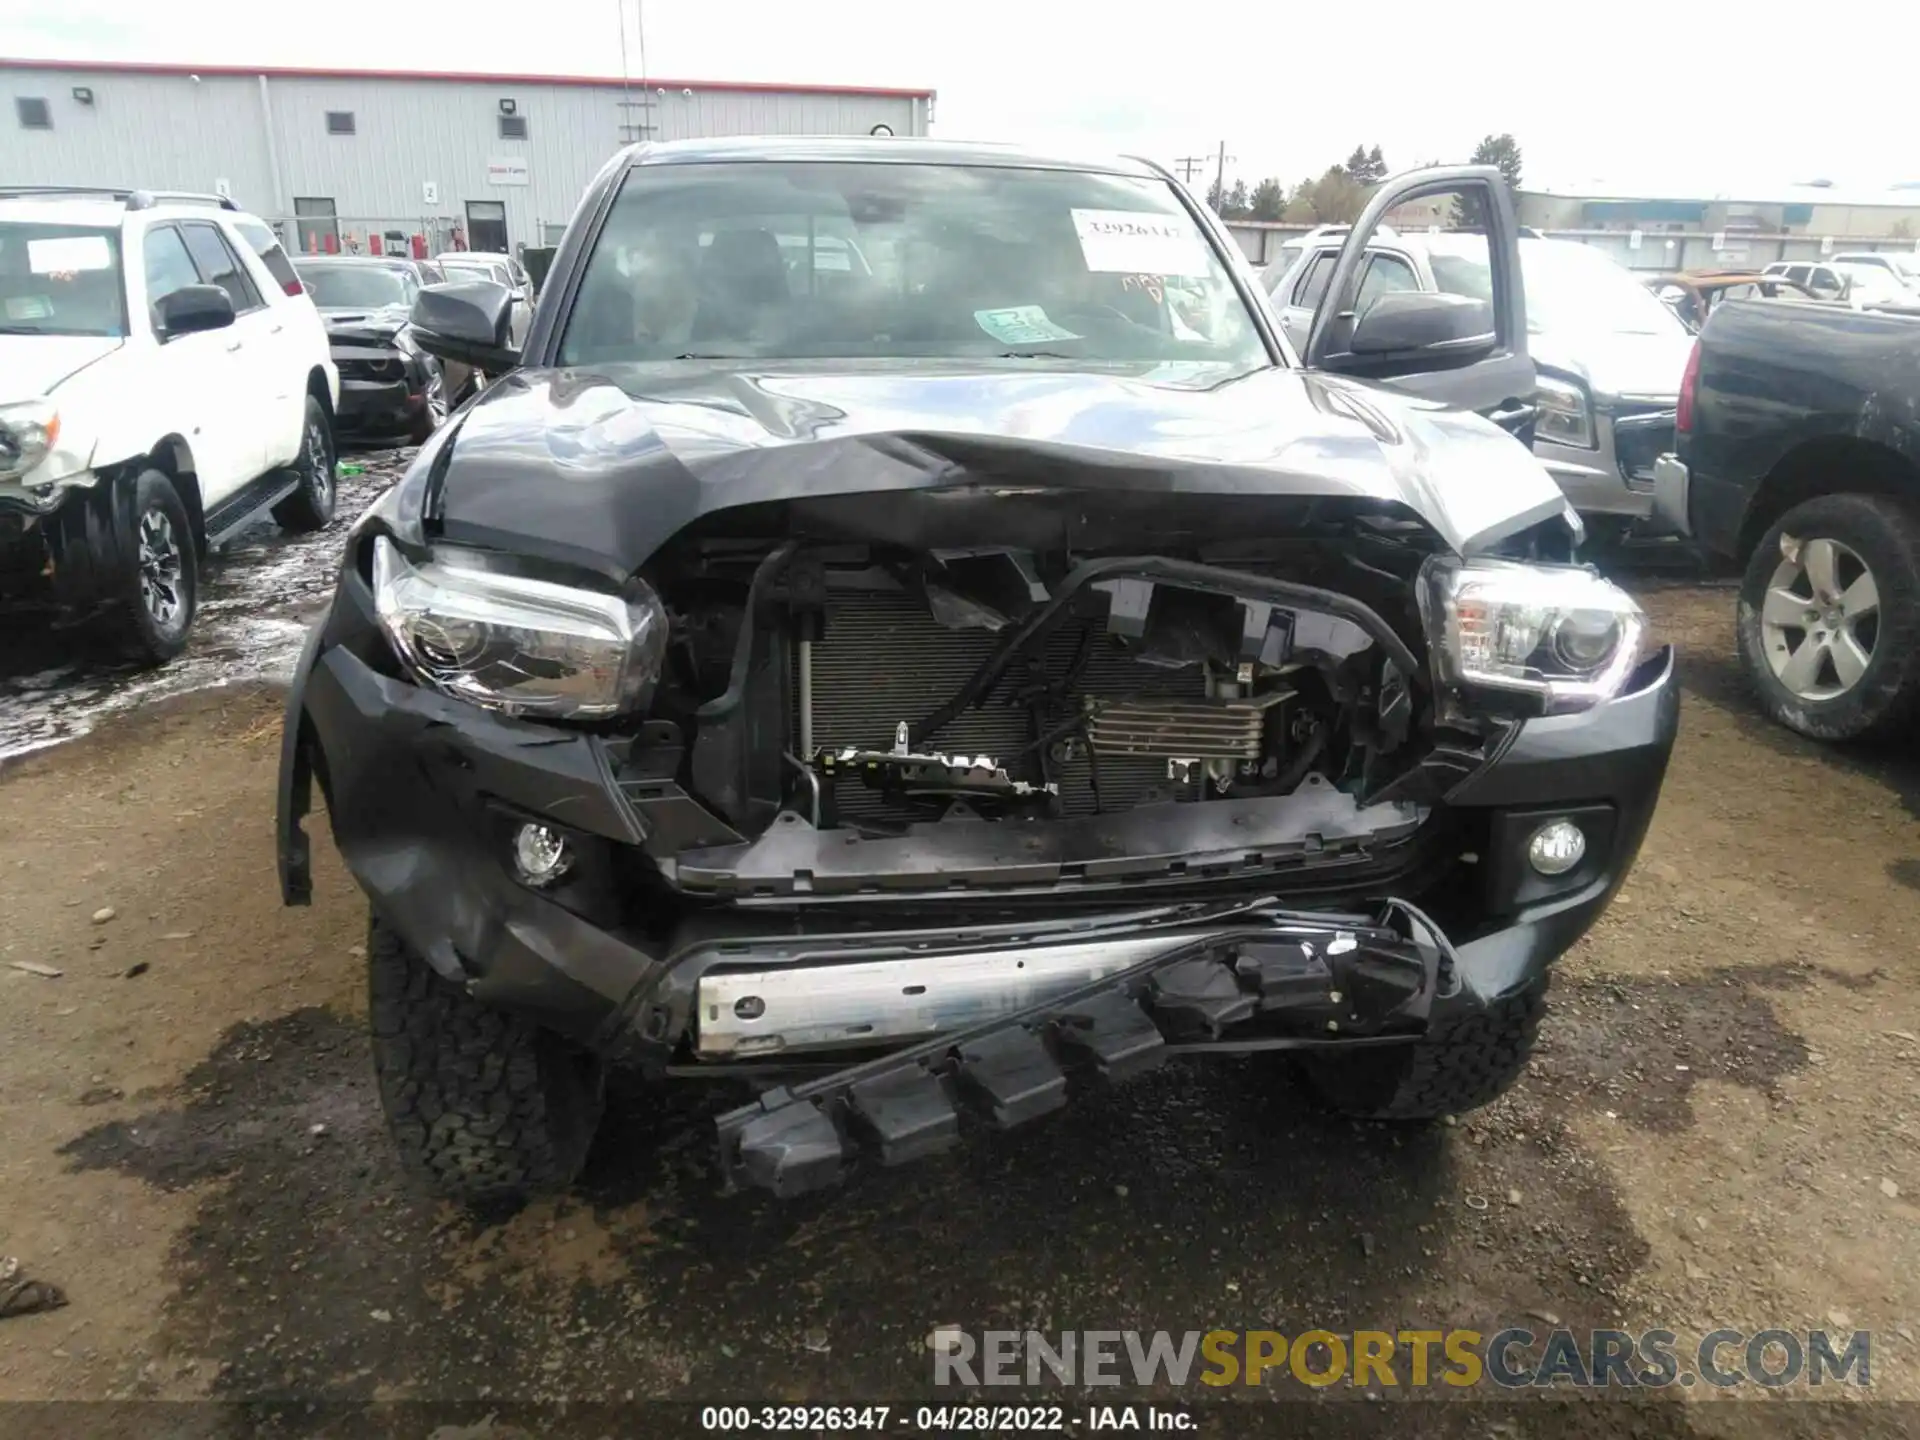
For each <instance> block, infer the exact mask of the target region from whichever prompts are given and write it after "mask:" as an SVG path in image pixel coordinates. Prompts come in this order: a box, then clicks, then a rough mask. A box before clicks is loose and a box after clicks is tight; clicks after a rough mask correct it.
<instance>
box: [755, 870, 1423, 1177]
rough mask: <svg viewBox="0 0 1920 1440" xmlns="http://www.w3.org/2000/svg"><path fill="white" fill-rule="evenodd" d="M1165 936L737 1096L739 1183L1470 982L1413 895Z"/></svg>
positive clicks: (1414, 1020) (1017, 1120) (1303, 1032)
mask: <svg viewBox="0 0 1920 1440" xmlns="http://www.w3.org/2000/svg"><path fill="white" fill-rule="evenodd" d="M1167 941H1168V946H1167V948H1166V949H1165V950H1164V951H1162V952H1160V953H1159V954H1156V955H1153V956H1151V957H1149V958H1147V959H1145V960H1142V961H1140V962H1138V963H1137V964H1134V965H1131V966H1129V967H1127V968H1126V969H1124V970H1120V971H1117V972H1115V973H1114V974H1112V975H1109V976H1105V977H1103V978H1101V979H1099V980H1097V981H1094V982H1092V983H1090V984H1087V985H1084V986H1081V987H1080V988H1078V989H1076V990H1072V991H1070V992H1068V993H1066V994H1064V995H1059V996H1055V997H1052V998H1050V999H1048V1000H1045V1001H1043V1002H1041V1003H1039V1004H1035V1005H1032V1006H1029V1007H1027V1008H1026V1009H1024V1010H1020V1011H1016V1012H1015V1013H1013V1014H1011V1015H1007V1016H1003V1017H1000V1018H998V1019H995V1020H992V1021H989V1022H987V1023H984V1024H981V1025H978V1026H975V1027H973V1028H971V1029H968V1030H965V1031H961V1032H958V1033H951V1034H946V1035H941V1036H938V1037H936V1038H934V1039H932V1040H928V1041H925V1042H923V1043H921V1044H918V1045H914V1046H911V1047H909V1048H907V1049H904V1050H899V1051H895V1052H894V1053H892V1054H890V1055H886V1056H883V1057H881V1058H879V1059H876V1060H870V1061H867V1062H864V1063H861V1064H857V1065H853V1066H851V1067H849V1068H847V1069H845V1070H839V1071H835V1072H834V1073H832V1074H830V1075H827V1076H824V1077H822V1078H820V1079H817V1080H812V1081H808V1082H806V1083H804V1084H798V1085H794V1086H791V1087H789V1086H778V1087H775V1088H774V1089H771V1090H769V1091H767V1092H766V1093H765V1094H763V1095H761V1096H760V1098H759V1099H758V1100H757V1101H756V1102H754V1103H753V1104H751V1105H745V1106H741V1107H740V1108H738V1109H735V1110H731V1111H729V1112H727V1113H726V1114H724V1115H722V1116H721V1117H720V1118H719V1121H718V1122H717V1124H718V1130H719V1142H720V1167H721V1174H722V1178H723V1180H724V1182H725V1184H726V1187H727V1188H728V1189H729V1190H737V1189H739V1188H741V1187H742V1186H749V1185H751V1186H758V1187H761V1188H763V1189H767V1190H771V1191H773V1192H774V1193H775V1194H776V1195H780V1196H791V1195H798V1194H801V1193H803V1192H806V1191H809V1190H816V1189H820V1188H823V1187H825V1186H828V1185H832V1184H834V1183H836V1182H838V1181H840V1180H841V1179H843V1178H845V1176H846V1175H847V1173H848V1172H849V1170H850V1169H851V1168H852V1167H853V1165H854V1164H855V1163H856V1162H857V1161H858V1160H859V1159H860V1158H861V1157H863V1156H867V1157H871V1158H876V1159H878V1160H879V1162H880V1163H881V1164H882V1165H899V1164H904V1163H905V1162H907V1161H909V1160H915V1159H919V1158H921V1157H923V1156H926V1155H931V1154H934V1153H937V1152H938V1151H941V1150H944V1149H946V1148H947V1147H949V1146H951V1145H953V1144H955V1143H957V1142H958V1140H959V1138H960V1126H961V1116H962V1115H963V1114H965V1115H968V1116H971V1117H974V1118H977V1119H978V1120H980V1121H983V1122H984V1123H986V1124H987V1125H989V1126H991V1127H993V1128H995V1129H1008V1128H1011V1127H1012V1126H1015V1125H1019V1124H1022V1123H1024V1122H1026V1121H1028V1120H1032V1119H1037V1118H1038V1117H1040V1116H1042V1115H1045V1114H1048V1113H1050V1112H1051V1111H1054V1110H1057V1109H1059V1108H1061V1107H1062V1106H1063V1105H1065V1104H1066V1103H1067V1100H1068V1097H1069V1095H1070V1094H1071V1093H1072V1092H1073V1091H1074V1090H1075V1089H1079V1088H1084V1087H1087V1086H1090V1085H1101V1084H1117V1083H1119V1082H1121V1081H1124V1080H1128V1079H1131V1078H1133V1077H1134V1076H1136V1075H1140V1074H1143V1073H1145V1072H1146V1071H1148V1070H1151V1069H1153V1068H1155V1067H1156V1066H1158V1065H1159V1064H1160V1063H1161V1062H1162V1061H1164V1060H1166V1059H1167V1058H1168V1057H1169V1056H1173V1055H1179V1054H1187V1053H1193V1052H1196V1051H1201V1050H1206V1051H1213V1052H1221V1051H1227V1052H1248V1051H1258V1050H1303V1049H1325V1048H1333V1047H1338V1048H1341V1049H1349V1048H1353V1047H1355V1046H1365V1045H1390V1044H1405V1043H1408V1042H1411V1041H1415V1040H1418V1039H1419V1038H1420V1037H1421V1035H1422V1034H1424V1033H1425V1030H1426V1025H1427V1019H1428V1014H1429V1012H1430V1010H1431V1007H1432V1004H1433V1001H1434V1000H1435V999H1436V998H1440V997H1442V996H1444V995H1445V994H1446V993H1448V992H1449V991H1450V990H1451V988H1452V987H1453V986H1454V985H1455V984H1456V983H1457V977H1456V975H1455V970H1454V964H1453V950H1452V947H1451V946H1450V945H1449V944H1448V942H1447V939H1446V937H1445V935H1443V934H1442V933H1441V931H1440V929H1439V927H1438V926H1436V925H1435V924H1434V923H1433V922H1432V921H1431V920H1429V919H1428V918H1427V917H1426V916H1425V915H1423V914H1422V913H1421V912H1420V911H1419V910H1417V909H1415V908H1414V907H1413V906H1411V905H1409V904H1407V903H1406V902H1404V901H1400V900H1389V901H1387V902H1386V903H1385V904H1384V906H1383V907H1382V909H1381V911H1380V912H1379V913H1378V914H1377V915H1376V916H1374V917H1372V918H1368V917H1363V916H1348V915H1319V914H1301V913H1299V912H1295V911H1288V910H1285V909H1282V908H1281V907H1280V906H1279V904H1278V902H1277V901H1268V902H1265V903H1264V904H1263V905H1261V906H1259V907H1256V909H1255V913H1253V914H1251V915H1248V916H1246V917H1244V923H1241V924H1237V925H1236V927H1235V928H1234V929H1233V930H1231V931H1228V932H1222V931H1220V930H1218V929H1215V930H1211V931H1209V933H1207V934H1205V935H1204V936H1201V937H1200V938H1198V939H1189V940H1186V941H1184V942H1183V941H1182V939H1181V937H1180V936H1179V935H1178V934H1170V935H1168V937H1167Z"/></svg>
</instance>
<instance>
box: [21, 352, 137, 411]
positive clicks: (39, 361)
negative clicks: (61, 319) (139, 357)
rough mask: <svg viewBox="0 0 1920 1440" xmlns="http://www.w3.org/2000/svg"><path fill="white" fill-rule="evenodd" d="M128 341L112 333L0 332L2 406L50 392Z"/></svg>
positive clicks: (49, 393)
mask: <svg viewBox="0 0 1920 1440" xmlns="http://www.w3.org/2000/svg"><path fill="white" fill-rule="evenodd" d="M126 343H127V342H126V341H125V340H123V339H120V338H119V337H117V336H113V335H0V405H4V404H6V403H7V402H8V401H10V400H31V399H33V398H34V397H35V396H38V395H51V394H53V393H54V391H55V390H56V389H57V388H58V387H59V385H60V383H61V382H62V381H65V380H70V379H72V378H73V377H74V376H75V375H76V374H78V373H79V372H80V371H82V370H84V369H86V368H87V366H89V365H91V364H93V363H94V361H96V360H100V359H103V358H104V357H106V356H108V355H111V354H112V353H113V352H114V351H116V350H118V349H119V348H120V347H121V346H122V345H124V344H126Z"/></svg>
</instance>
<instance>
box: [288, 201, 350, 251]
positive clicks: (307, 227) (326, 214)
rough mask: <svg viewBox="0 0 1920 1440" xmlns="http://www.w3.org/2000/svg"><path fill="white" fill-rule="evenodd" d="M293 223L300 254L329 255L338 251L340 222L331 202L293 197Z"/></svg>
mask: <svg viewBox="0 0 1920 1440" xmlns="http://www.w3.org/2000/svg"><path fill="white" fill-rule="evenodd" d="M293 223H294V224H295V226H296V227H298V229H299V231H300V253H301V254H303V255H321V254H326V255H331V254H334V253H335V252H337V251H338V250H339V249H340V221H339V220H338V218H337V217H336V216H335V214H334V209H333V201H332V200H330V199H316V198H314V197H312V196H309V197H307V198H306V199H304V200H303V199H301V198H300V197H298V196H295V197H294V201H293Z"/></svg>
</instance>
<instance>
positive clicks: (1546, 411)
mask: <svg viewBox="0 0 1920 1440" xmlns="http://www.w3.org/2000/svg"><path fill="white" fill-rule="evenodd" d="M1535 383H1536V384H1537V385H1538V387H1539V389H1538V391H1537V392H1536V394H1535V396H1534V399H1535V401H1536V403H1537V404H1538V405H1539V407H1540V412H1539V415H1538V417H1537V418H1536V419H1535V420H1534V422H1533V433H1534V435H1535V436H1536V437H1537V438H1539V439H1541V440H1548V441H1551V442H1552V443H1553V444H1555V445H1576V446H1578V447H1579V448H1581V449H1582V450H1591V449H1593V448H1594V442H1593V402H1592V401H1591V400H1589V399H1588V398H1587V392H1586V390H1585V389H1584V388H1582V387H1581V386H1579V385H1575V384H1573V383H1572V382H1571V381H1567V380H1555V379H1554V378H1553V377H1552V376H1550V375H1540V376H1536V377H1535Z"/></svg>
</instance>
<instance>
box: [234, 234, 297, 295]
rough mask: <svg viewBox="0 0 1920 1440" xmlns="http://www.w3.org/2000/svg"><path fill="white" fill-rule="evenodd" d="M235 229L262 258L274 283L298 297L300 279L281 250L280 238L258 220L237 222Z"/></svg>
mask: <svg viewBox="0 0 1920 1440" xmlns="http://www.w3.org/2000/svg"><path fill="white" fill-rule="evenodd" d="M233 228H234V229H235V230H237V231H238V232H239V234H240V238H241V239H242V240H244V241H246V242H247V245H248V247H249V248H250V249H251V250H252V251H253V253H254V254H255V255H258V256H259V257H260V263H261V264H262V265H265V266H266V267H267V273H268V274H269V275H271V276H273V283H274V284H276V285H278V286H279V287H280V288H281V289H282V290H284V291H285V292H286V293H287V294H289V295H298V294H299V293H300V277H299V276H298V275H296V274H295V273H294V270H293V262H292V261H291V260H289V259H287V252H286V251H285V250H283V249H281V247H280V241H279V238H278V237H277V236H275V235H274V233H273V231H271V230H269V229H268V228H267V227H266V226H265V225H262V224H261V223H260V222H259V221H257V220H236V221H234V222H233Z"/></svg>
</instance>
